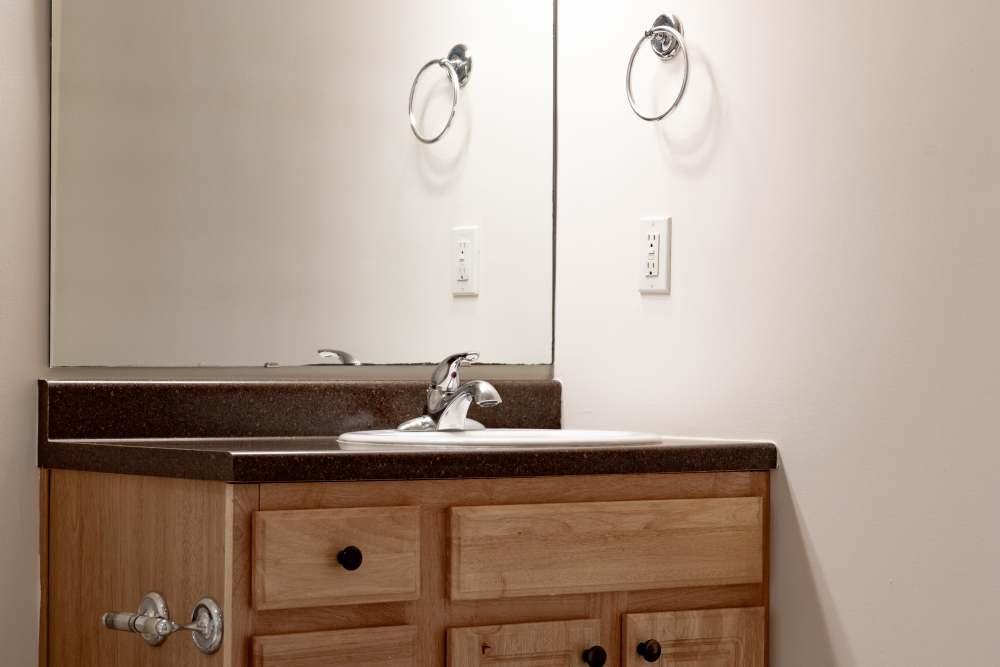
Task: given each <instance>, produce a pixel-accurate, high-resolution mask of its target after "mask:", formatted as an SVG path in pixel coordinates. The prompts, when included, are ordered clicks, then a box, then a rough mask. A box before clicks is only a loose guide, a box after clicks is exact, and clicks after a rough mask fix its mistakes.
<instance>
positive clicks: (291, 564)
mask: <svg viewBox="0 0 1000 667" xmlns="http://www.w3.org/2000/svg"><path fill="white" fill-rule="evenodd" d="M348 549H352V550H353V551H351V552H349V553H347V554H345V550H348ZM349 557H350V558H349ZM352 560H353V562H352ZM419 597H420V511H419V508H417V507H367V508H365V507H360V508H348V509H328V510H327V509H316V510H288V511H266V512H254V517H253V607H254V609H290V608H301V607H322V606H333V605H347V604H364V603H371V602H396V601H406V600H416V599H417V598H419Z"/></svg>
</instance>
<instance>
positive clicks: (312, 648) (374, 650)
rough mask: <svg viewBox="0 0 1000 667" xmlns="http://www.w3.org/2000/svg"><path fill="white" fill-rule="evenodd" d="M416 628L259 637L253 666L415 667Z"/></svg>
mask: <svg viewBox="0 0 1000 667" xmlns="http://www.w3.org/2000/svg"><path fill="white" fill-rule="evenodd" d="M416 645H417V629H416V628H415V627H413V626H397V627H389V628H364V629H357V630H335V631H332V632H309V633H299V634H292V635H274V636H258V637H254V639H253V665H254V667H414V665H416V664H417V662H416V655H417V654H416Z"/></svg>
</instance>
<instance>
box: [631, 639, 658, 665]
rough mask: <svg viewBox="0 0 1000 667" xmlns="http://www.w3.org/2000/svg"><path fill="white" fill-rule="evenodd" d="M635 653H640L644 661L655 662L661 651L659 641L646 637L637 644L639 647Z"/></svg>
mask: <svg viewBox="0 0 1000 667" xmlns="http://www.w3.org/2000/svg"><path fill="white" fill-rule="evenodd" d="M636 653H638V654H639V655H641V656H642V657H643V659H644V660H645V661H646V662H656V661H657V660H659V659H660V654H661V653H663V649H661V648H660V642H658V641H656V640H655V639H647V640H646V641H644V642H643V643H641V644H639V648H637V649H636Z"/></svg>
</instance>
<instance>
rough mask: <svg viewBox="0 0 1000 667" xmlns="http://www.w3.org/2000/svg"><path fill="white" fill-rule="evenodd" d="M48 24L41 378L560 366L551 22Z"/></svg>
mask: <svg viewBox="0 0 1000 667" xmlns="http://www.w3.org/2000/svg"><path fill="white" fill-rule="evenodd" d="M55 6H56V20H55V21H54V26H55V28H54V31H55V35H54V37H55V39H54V43H55V45H56V48H57V52H56V55H57V57H56V63H57V67H56V69H55V71H57V76H56V79H57V83H58V85H57V89H58V91H59V94H58V96H57V98H56V104H55V109H56V122H55V123H54V128H55V129H54V134H53V136H54V139H55V142H56V149H57V150H56V152H55V155H56V158H55V160H56V161H55V164H56V169H55V170H54V173H55V181H54V201H55V205H54V220H55V222H54V229H55V233H54V235H53V267H54V270H53V309H52V312H53V327H52V329H53V341H52V342H53V348H52V351H53V356H52V358H53V363H54V364H55V365H84V366H103V365H108V366H122V365H126V366H198V365H211V366H233V365H235V366H258V367H259V366H263V364H264V363H265V362H267V361H275V362H280V363H282V364H302V363H316V362H318V361H320V360H319V359H318V358H317V356H316V350H317V349H318V348H321V347H333V348H339V349H344V350H348V351H350V352H352V353H353V354H355V355H356V356H358V357H359V358H360V359H361V360H362V361H364V362H367V363H415V362H431V361H437V360H439V359H441V358H442V357H444V356H445V355H446V354H448V353H451V352H453V351H454V350H456V349H467V348H469V347H476V346H478V348H479V349H480V351H481V352H482V354H483V356H482V358H483V360H484V361H487V362H492V363H508V364H509V363H528V364H549V363H551V357H552V159H553V156H552V134H553V127H552V126H553V123H552V97H553V91H552V86H553V68H552V60H553V48H552V20H553V16H552V14H553V5H552V2H551V0H550V1H547V2H539V1H538V0H506V1H505V2H472V3H469V2H460V1H459V0H421V1H420V2H405V3H400V2H397V1H396V0H377V1H373V0H351V1H347V0H337V1H335V2H331V1H330V0H299V1H297V2H295V3H294V10H290V9H289V7H288V6H287V5H286V4H282V3H276V2H274V0H216V1H214V2H211V3H207V4H206V3H205V2H203V1H202V0H173V1H170V2H164V1H163V0H88V1H87V2H77V1H70V2H56V4H55ZM457 42H465V43H466V44H468V46H469V48H470V52H471V54H472V59H473V66H472V74H471V77H470V80H469V83H468V85H467V86H466V87H465V88H464V89H463V90H462V93H461V99H460V102H459V105H458V113H457V114H456V119H455V123H454V125H453V127H452V128H451V130H449V132H448V134H447V135H445V137H444V139H442V141H441V142H440V143H438V144H435V145H433V146H427V145H424V144H421V143H419V142H418V141H417V140H416V138H414V137H413V136H412V134H411V132H410V127H409V124H408V122H407V97H408V95H409V91H410V85H411V82H412V81H413V78H414V75H415V74H416V72H417V70H418V69H419V68H420V67H421V66H422V65H423V64H424V63H426V62H427V61H429V60H431V59H432V58H442V57H444V56H445V55H446V54H447V52H448V50H449V49H450V48H451V47H452V45H454V44H455V43H457ZM444 81H445V77H444V75H443V72H442V70H440V69H439V68H433V69H432V70H430V71H429V72H427V73H426V74H425V75H424V77H423V78H422V79H421V84H422V86H421V90H420V93H421V94H419V95H418V96H417V99H416V104H415V107H416V109H417V115H418V116H419V117H420V118H421V119H423V120H424V121H425V122H426V127H425V130H424V131H425V133H427V132H431V131H432V130H433V131H435V132H436V130H435V128H437V127H441V126H443V124H444V119H445V117H446V115H445V113H444V112H445V110H446V109H449V110H450V102H451V89H450V87H448V86H445V85H443V83H444ZM432 82H436V83H437V84H438V85H437V86H436V87H432ZM430 91H433V94H431V93H430ZM424 95H428V96H429V97H430V100H431V101H430V103H429V108H428V109H427V110H426V112H424V110H423V104H422V100H423V99H426V98H425V97H424ZM498 175H500V176H499V177H498ZM470 225H474V226H478V227H479V228H480V240H481V246H482V247H481V270H480V274H481V275H480V290H479V292H480V293H479V296H478V297H475V298H473V297H457V298H456V297H453V296H452V286H453V282H452V276H453V273H454V266H453V255H452V248H453V245H452V239H451V229H452V228H453V227H463V226H470Z"/></svg>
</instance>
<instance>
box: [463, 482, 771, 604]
mask: <svg viewBox="0 0 1000 667" xmlns="http://www.w3.org/2000/svg"><path fill="white" fill-rule="evenodd" d="M763 526H764V523H763V505H762V500H761V498H697V499H689V500H681V499H678V500H639V501H633V502H610V503H550V504H539V505H513V506H510V505H500V506H487V507H458V508H455V509H452V510H451V597H452V599H455V600H476V599H491V598H505V597H528V596H538V595H560V594H570V593H600V592H606V591H637V590H653V589H662V588H675V587H677V586H724V585H728V584H749V583H759V582H761V581H763V577H764V566H763V549H762V545H763V533H764V528H763Z"/></svg>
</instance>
